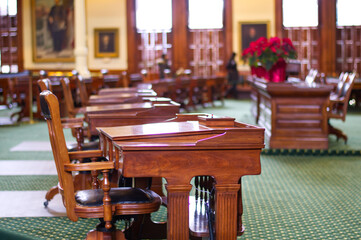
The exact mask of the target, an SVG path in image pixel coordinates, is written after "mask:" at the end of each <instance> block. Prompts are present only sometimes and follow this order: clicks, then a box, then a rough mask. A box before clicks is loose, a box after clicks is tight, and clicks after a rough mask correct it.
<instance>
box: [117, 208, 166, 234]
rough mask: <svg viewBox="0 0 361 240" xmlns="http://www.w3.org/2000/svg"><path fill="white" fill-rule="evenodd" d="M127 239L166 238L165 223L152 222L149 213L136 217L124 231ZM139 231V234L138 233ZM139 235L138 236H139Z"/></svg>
mask: <svg viewBox="0 0 361 240" xmlns="http://www.w3.org/2000/svg"><path fill="white" fill-rule="evenodd" d="M124 233H125V235H126V236H127V238H128V239H132V240H133V239H144V238H146V239H166V238H167V223H165V222H153V221H152V219H151V217H150V214H145V215H141V216H138V217H137V220H136V221H134V222H133V223H132V225H131V226H130V227H129V228H128V229H126V230H125V231H124ZM139 233H140V234H139ZM139 235H140V236H139Z"/></svg>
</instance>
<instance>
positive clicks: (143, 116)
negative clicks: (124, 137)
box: [85, 99, 180, 135]
mask: <svg viewBox="0 0 361 240" xmlns="http://www.w3.org/2000/svg"><path fill="white" fill-rule="evenodd" d="M179 107H180V105H179V104H178V103H175V102H173V101H171V100H170V99H169V100H164V101H162V100H161V101H159V102H158V101H153V100H152V101H147V102H142V103H129V104H116V105H97V106H88V107H87V108H86V114H85V117H86V120H87V122H88V124H89V130H90V133H91V134H92V135H97V134H98V132H97V131H96V128H97V127H113V126H124V125H135V124H145V123H154V122H162V121H164V120H167V119H169V118H173V117H175V115H176V114H177V113H178V112H179Z"/></svg>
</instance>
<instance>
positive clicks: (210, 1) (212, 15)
mask: <svg viewBox="0 0 361 240" xmlns="http://www.w3.org/2000/svg"><path fill="white" fill-rule="evenodd" d="M188 4H189V20H188V27H189V29H222V28H223V5H224V4H223V0H189V2H188Z"/></svg>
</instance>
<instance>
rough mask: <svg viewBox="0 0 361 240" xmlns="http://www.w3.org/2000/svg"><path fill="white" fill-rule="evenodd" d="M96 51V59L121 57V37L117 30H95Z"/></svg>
mask: <svg viewBox="0 0 361 240" xmlns="http://www.w3.org/2000/svg"><path fill="white" fill-rule="evenodd" d="M94 38H95V39H94V44H95V46H94V49H95V54H94V55H95V57H97V58H105V57H109V58H112V57H118V56H119V36H118V29H116V28H102V29H100V28H98V29H94Z"/></svg>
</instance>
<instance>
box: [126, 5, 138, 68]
mask: <svg viewBox="0 0 361 240" xmlns="http://www.w3.org/2000/svg"><path fill="white" fill-rule="evenodd" d="M136 34H137V29H136V26H135V0H127V41H128V44H127V45H128V72H129V73H135V72H138V71H137V63H138V61H139V59H138V58H137V46H138V42H137V39H136Z"/></svg>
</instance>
